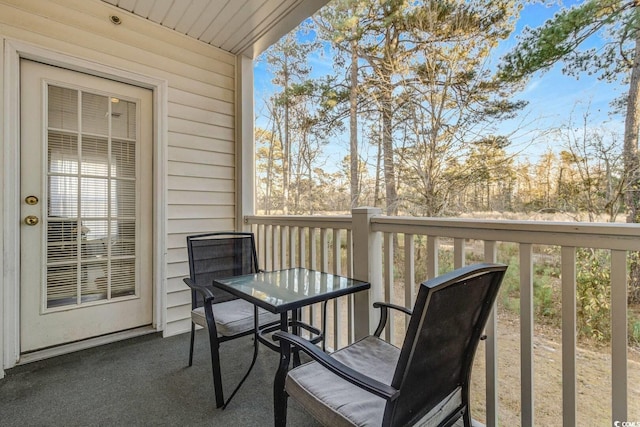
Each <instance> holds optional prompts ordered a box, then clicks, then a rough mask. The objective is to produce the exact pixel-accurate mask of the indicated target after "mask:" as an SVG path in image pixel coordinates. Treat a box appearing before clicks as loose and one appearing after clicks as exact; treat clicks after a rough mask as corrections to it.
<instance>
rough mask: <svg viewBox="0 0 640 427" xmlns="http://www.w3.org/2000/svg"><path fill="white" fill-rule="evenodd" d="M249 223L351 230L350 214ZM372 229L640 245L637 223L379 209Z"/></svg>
mask: <svg viewBox="0 0 640 427" xmlns="http://www.w3.org/2000/svg"><path fill="white" fill-rule="evenodd" d="M245 223H247V224H267V225H280V226H290V227H311V228H341V229H348V230H350V229H351V227H352V225H351V224H352V223H351V216H350V215H329V216H315V215H271V216H262V215H252V216H246V217H245ZM371 231H379V232H387V233H405V234H416V235H426V236H437V237H451V238H462V239H476V240H489V241H501V242H517V243H532V244H541V245H559V246H575V247H587V248H604V249H616V250H640V225H639V224H626V223H587V222H551V221H517V220H483V219H468V218H421V217H408V216H393V217H392V216H384V215H377V216H374V217H373V218H372V219H371Z"/></svg>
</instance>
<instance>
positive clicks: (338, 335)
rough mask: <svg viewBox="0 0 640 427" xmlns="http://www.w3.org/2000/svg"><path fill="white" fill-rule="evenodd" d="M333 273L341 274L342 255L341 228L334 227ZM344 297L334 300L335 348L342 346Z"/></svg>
mask: <svg viewBox="0 0 640 427" xmlns="http://www.w3.org/2000/svg"><path fill="white" fill-rule="evenodd" d="M332 252H333V274H336V275H340V274H341V263H342V260H341V256H340V230H339V229H337V228H334V229H333V249H332ZM342 305H343V304H342V298H335V299H334V300H333V348H335V349H339V348H340V341H341V340H342V335H343V334H342V325H343V323H344V322H343V321H342V317H341V316H340V313H341V311H342Z"/></svg>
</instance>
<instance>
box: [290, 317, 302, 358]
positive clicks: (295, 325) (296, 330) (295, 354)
mask: <svg viewBox="0 0 640 427" xmlns="http://www.w3.org/2000/svg"><path fill="white" fill-rule="evenodd" d="M300 312H301V310H300V309H299V308H298V309H296V310H292V311H291V320H292V321H293V327H292V328H291V333H293V335H297V336H300V327H298V322H299V321H300ZM293 366H300V350H299V349H298V347H295V346H294V348H293Z"/></svg>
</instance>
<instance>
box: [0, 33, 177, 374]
mask: <svg viewBox="0 0 640 427" xmlns="http://www.w3.org/2000/svg"><path fill="white" fill-rule="evenodd" d="M21 58H25V59H31V60H35V61H39V62H43V63H46V64H50V65H56V66H60V67H63V68H67V69H69V70H73V71H80V72H84V73H88V74H92V75H95V76H98V77H104V78H108V79H112V80H116V81H120V82H123V83H128V84H132V85H136V86H140V87H144V88H148V89H151V90H152V91H153V163H154V167H153V199H154V200H153V205H154V206H153V248H154V249H153V251H154V252H153V263H154V268H153V293H154V295H153V326H154V327H155V329H156V330H158V331H160V330H164V328H165V325H166V305H167V301H166V300H167V298H166V228H167V224H166V222H167V207H166V201H167V196H166V194H167V143H168V131H167V114H168V113H167V97H168V83H167V81H166V80H163V79H158V78H154V77H150V76H146V75H143V74H138V73H134V72H130V71H126V70H121V69H118V68H115V67H110V66H107V65H104V64H99V63H95V62H91V61H87V60H84V59H81V58H77V57H73V56H69V55H66V54H63V53H60V52H55V51H52V50H48V49H44V48H41V47H38V46H35V45H32V44H29V43H25V42H22V41H19V40H9V39H4V56H3V58H2V60H3V61H2V62H3V64H2V68H3V72H4V86H3V92H4V96H3V98H4V103H3V106H2V107H3V108H2V109H3V110H4V114H3V119H4V133H3V135H2V137H3V139H4V143H3V144H2V145H3V151H2V153H1V155H2V166H3V171H4V172H3V173H2V177H0V179H1V180H2V183H3V187H4V192H3V196H2V218H3V221H2V227H3V233H2V236H3V238H2V243H0V248H1V249H2V252H3V257H4V260H3V262H0V273H1V274H2V276H1V277H2V284H3V289H1V290H0V316H1V318H2V322H1V324H2V330H1V331H0V339H1V340H0V353H1V354H2V359H3V363H2V365H1V366H0V378H2V377H3V376H4V370H5V369H8V368H11V367H13V366H15V365H16V363H17V362H18V359H19V357H20V341H19V340H20V312H19V307H20V299H19V298H20V230H19V228H18V227H17V226H16V224H19V223H20V221H21V218H20V200H19V197H20V196H19V195H20V180H19V177H20V59H21Z"/></svg>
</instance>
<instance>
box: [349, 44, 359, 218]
mask: <svg viewBox="0 0 640 427" xmlns="http://www.w3.org/2000/svg"><path fill="white" fill-rule="evenodd" d="M357 49H358V41H357V40H356V39H355V38H354V40H353V41H351V88H350V90H349V145H350V167H351V168H350V173H351V176H350V184H351V207H352V208H355V207H357V206H358V199H359V196H360V194H359V193H360V177H359V171H358V169H359V168H358V159H359V156H358V50H357Z"/></svg>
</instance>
